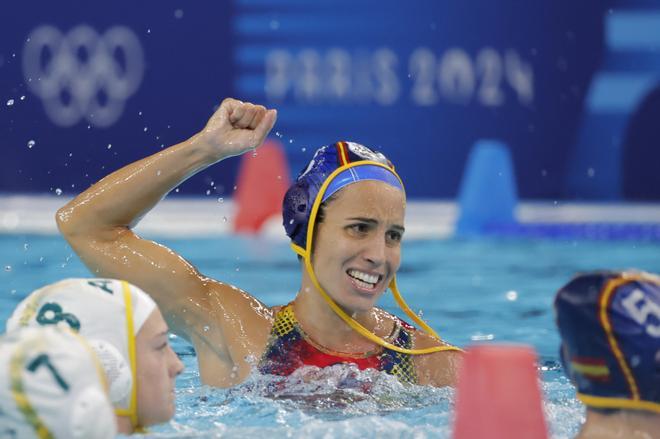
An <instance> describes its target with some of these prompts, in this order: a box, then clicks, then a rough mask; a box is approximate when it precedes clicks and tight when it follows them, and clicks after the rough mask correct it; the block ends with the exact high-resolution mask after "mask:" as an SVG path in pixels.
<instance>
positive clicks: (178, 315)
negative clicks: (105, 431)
mask: <svg viewBox="0 0 660 439" xmlns="http://www.w3.org/2000/svg"><path fill="white" fill-rule="evenodd" d="M276 118H277V113H276V111H275V110H266V109H265V108H264V107H262V106H256V105H253V104H249V103H243V102H241V101H237V100H234V99H225V100H224V101H223V102H222V104H221V105H220V107H219V109H218V110H217V111H216V112H215V114H213V116H212V117H211V118H210V119H209V121H208V123H207V125H206V127H205V128H204V129H203V130H202V131H201V132H199V133H198V134H196V135H194V136H193V137H191V138H190V139H188V140H186V141H184V142H181V143H179V144H177V145H174V146H171V147H169V148H167V149H165V150H163V151H161V152H158V153H156V154H154V155H152V156H149V157H147V158H144V159H142V160H139V161H137V162H135V163H132V164H130V165H128V166H125V167H124V168H121V169H119V170H118V171H116V172H114V173H112V174H110V175H108V176H107V177H105V178H103V179H102V180H100V181H99V182H98V183H96V184H94V185H93V186H92V187H90V188H89V189H88V190H86V191H85V192H83V193H82V194H80V195H78V196H77V197H76V198H75V199H73V200H72V201H71V202H69V203H68V204H67V205H66V206H64V207H62V208H61V209H60V210H59V211H58V212H57V224H58V227H59V228H60V231H61V232H62V234H63V235H64V237H65V238H66V240H67V241H68V242H69V244H70V245H71V247H72V248H73V249H74V250H75V251H76V253H77V254H78V255H79V256H80V258H81V259H82V260H83V262H84V263H85V264H86V265H87V266H88V267H89V269H90V270H91V271H92V273H94V274H95V275H97V276H103V277H112V278H118V279H125V280H127V281H129V282H131V283H133V284H135V285H137V286H139V287H140V288H142V289H144V290H145V291H146V292H148V293H149V294H150V295H151V296H152V297H153V298H154V300H155V301H156V302H157V303H158V305H159V307H160V309H161V310H162V312H163V315H164V316H165V318H166V319H167V321H168V324H169V326H170V329H171V330H172V331H173V332H175V333H176V334H178V335H180V336H182V337H183V338H185V339H187V340H188V341H190V342H191V343H192V344H193V345H194V347H195V350H196V352H197V356H198V361H199V369H200V375H201V378H202V380H203V381H204V382H205V383H206V384H210V385H216V386H230V385H233V384H236V383H238V382H240V381H241V380H242V378H244V377H245V376H246V375H247V374H248V373H249V370H250V365H249V363H247V362H246V361H245V357H246V356H248V355H252V354H253V353H254V352H258V351H259V349H260V346H261V347H263V345H265V343H266V338H267V337H268V333H269V329H270V325H271V321H272V320H271V319H272V316H271V314H270V311H269V310H268V309H267V308H266V307H265V306H263V305H262V304H261V303H260V302H259V301H258V300H256V299H255V298H253V297H252V296H250V295H249V294H247V293H245V292H243V291H240V290H238V289H236V288H234V287H232V286H230V285H227V284H223V283H221V282H218V281H215V280H213V279H209V278H206V277H204V276H203V275H201V274H200V273H199V272H198V271H197V270H196V269H195V267H193V266H192V265H191V264H190V263H188V262H187V261H186V260H185V259H183V258H182V257H181V256H179V255H178V254H176V253H175V252H173V251H172V250H170V249H168V248H167V247H164V246H162V245H160V244H157V243H155V242H153V241H149V240H146V239H142V238H140V237H139V236H137V235H136V234H135V233H134V232H133V230H132V227H134V226H135V225H136V224H137V222H138V221H139V220H140V219H141V218H142V217H143V216H144V215H145V214H146V213H147V212H149V210H151V209H152V208H153V207H154V206H155V205H156V204H157V203H158V202H159V201H160V200H161V199H162V198H163V197H164V196H165V195H167V193H168V192H169V191H170V190H172V189H173V188H175V187H176V186H178V185H179V184H180V183H181V182H183V181H184V180H186V179H187V178H188V177H190V176H192V175H193V174H195V173H197V172H199V171H201V170H203V169H205V168H206V167H208V166H210V165H212V164H214V163H216V162H218V161H220V160H223V159H225V158H228V157H231V156H236V155H240V154H242V153H244V152H246V151H248V150H250V149H253V148H256V147H258V146H260V145H261V144H262V142H263V141H264V139H265V137H266V135H268V133H269V132H270V130H271V129H272V127H273V125H274V123H275V120H276ZM181 227H185V224H181ZM262 339H263V340H262Z"/></svg>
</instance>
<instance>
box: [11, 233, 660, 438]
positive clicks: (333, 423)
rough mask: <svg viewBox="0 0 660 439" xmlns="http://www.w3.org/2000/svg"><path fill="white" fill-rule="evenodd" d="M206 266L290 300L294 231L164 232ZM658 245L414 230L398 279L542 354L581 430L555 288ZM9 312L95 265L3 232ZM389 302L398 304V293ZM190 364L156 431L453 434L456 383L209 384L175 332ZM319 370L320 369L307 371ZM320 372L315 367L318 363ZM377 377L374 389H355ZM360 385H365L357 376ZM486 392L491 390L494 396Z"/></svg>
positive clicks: (552, 409)
mask: <svg viewBox="0 0 660 439" xmlns="http://www.w3.org/2000/svg"><path fill="white" fill-rule="evenodd" d="M161 242H163V243H164V244H166V245H168V246H170V247H171V248H173V249H174V250H176V251H178V252H179V253H181V254H182V255H184V256H185V257H186V258H187V259H188V260H190V261H191V262H192V263H193V264H194V265H196V266H197V267H198V268H199V270H200V271H201V272H203V273H204V274H206V275H208V276H211V277H215V278H217V279H220V280H223V281H226V282H229V283H232V284H234V285H237V286H239V287H241V288H243V289H245V290H247V291H249V292H250V293H252V294H253V295H255V296H256V297H258V298H259V299H261V300H262V301H263V302H264V303H266V304H267V305H275V304H283V303H287V302H288V301H290V300H291V299H292V298H293V297H294V294H295V292H296V290H297V288H298V286H299V282H300V269H299V265H298V262H297V260H296V257H295V255H294V254H293V252H292V251H291V250H290V249H289V247H288V245H287V243H286V242H285V241H279V240H277V241H273V240H267V239H260V238H241V237H225V238H212V239H185V240H184V239H163V240H161ZM659 256H660V245H659V244H658V243H657V242H656V243H655V244H653V243H639V242H629V241H618V242H606V241H572V240H564V241H549V240H547V241H531V240H496V239H487V240H486V239H484V240H458V239H452V240H411V241H408V242H405V243H404V247H403V263H402V266H401V269H400V271H399V276H398V281H399V287H400V289H401V292H402V293H403V295H404V297H405V298H406V300H407V301H408V303H409V304H410V306H411V307H412V308H413V309H414V310H422V311H423V317H424V319H426V320H427V321H428V322H429V323H430V324H431V326H433V327H434V328H436V330H438V332H439V333H440V334H441V335H442V336H443V337H444V338H445V339H447V340H449V341H450V342H452V343H455V344H458V345H460V346H463V347H464V346H467V345H469V344H472V343H492V342H515V343H526V344H530V345H532V346H533V347H534V348H535V349H536V351H537V352H538V354H539V367H540V369H541V374H542V378H543V383H542V387H543V391H544V393H545V413H546V418H547V420H548V424H549V427H550V430H551V435H552V437H554V438H569V437H573V436H574V435H575V433H576V432H577V431H578V427H579V425H580V423H581V421H582V420H583V416H584V413H583V409H582V407H581V405H580V404H579V402H578V401H577V400H576V399H575V392H574V389H573V387H572V386H571V385H570V383H569V382H568V381H567V380H566V379H565V378H564V377H563V374H562V372H561V368H560V366H559V364H558V355H557V354H558V346H559V338H558V335H557V332H556V330H555V326H554V321H553V313H552V300H553V296H554V292H555V291H556V290H557V289H558V288H559V287H560V286H562V285H563V284H564V283H565V282H567V281H568V280H569V279H570V277H571V276H572V275H573V274H574V273H575V272H577V271H585V270H593V269H602V268H613V269H623V268H638V269H644V270H648V271H654V272H660V257H659ZM0 264H1V265H0V266H1V271H0V280H1V282H0V321H3V322H4V321H5V320H6V319H7V317H8V316H9V315H10V313H11V310H12V309H13V308H14V306H15V305H16V304H17V303H18V302H19V301H20V300H21V299H22V298H23V297H25V296H26V295H27V294H28V293H29V292H30V291H32V290H33V289H35V288H38V287H40V286H42V285H44V284H46V283H50V282H54V281H56V280H59V279H62V278H65V277H75V276H89V273H88V272H87V270H86V268H85V267H84V266H83V265H82V263H81V262H80V261H79V260H78V258H77V257H76V256H75V255H74V254H73V252H72V250H71V249H70V248H69V247H68V245H67V244H66V243H65V242H64V241H63V240H62V239H61V238H60V237H56V236H38V235H0ZM381 305H382V306H383V307H384V308H385V309H387V310H388V311H392V312H396V309H395V306H394V301H393V299H392V298H391V296H390V295H387V296H386V297H385V298H383V300H382V303H381ZM172 342H173V346H174V349H175V351H176V352H177V353H178V354H179V355H180V356H181V358H182V360H183V362H184V364H185V365H186V370H185V372H184V373H183V374H182V375H181V376H180V377H179V378H178V381H177V398H178V399H177V404H178V406H177V413H176V416H175V418H174V420H173V421H171V422H170V423H168V424H165V425H162V426H158V427H155V428H152V429H151V430H150V433H149V435H150V436H153V437H215V436H222V437H245V436H262V437H266V436H271V437H275V436H277V437H342V438H343V437H348V438H351V437H356V438H357V437H392V438H394V437H397V438H398V437H410V438H413V437H414V438H423V437H434V438H435V437H449V436H450V432H451V420H452V417H453V414H452V400H453V391H451V390H450V389H435V388H430V387H421V386H412V387H410V386H408V387H406V386H402V385H400V384H399V383H398V382H397V381H396V380H395V379H393V378H392V377H390V376H387V375H382V374H378V373H374V372H370V371H366V372H359V371H356V370H353V369H351V368H347V367H333V368H331V369H330V370H326V371H324V373H323V377H322V379H321V380H316V381H313V382H305V380H304V379H302V378H301V377H300V376H295V375H294V376H292V377H290V378H289V379H288V385H287V386H285V387H284V388H283V389H281V390H273V389H274V388H277V387H274V386H272V385H271V384H272V378H269V377H263V376H259V375H253V376H251V377H250V378H249V379H248V380H247V381H246V382H245V383H244V384H243V385H241V386H238V387H236V388H233V389H226V390H225V389H212V388H208V387H205V386H202V385H201V384H200V382H199V376H198V373H197V368H196V358H195V354H194V351H193V350H192V348H191V347H190V346H189V345H188V344H186V343H185V342H183V341H182V340H180V339H178V338H176V337H173V338H172ZM305 372H306V373H310V371H305ZM313 372H314V371H311V373H313ZM356 381H357V382H369V383H370V386H371V387H372V390H371V392H369V393H368V394H364V393H362V392H360V391H357V390H355V387H356V386H353V385H351V384H352V383H355V382H356ZM358 387H359V386H358ZM485 397H488V396H485Z"/></svg>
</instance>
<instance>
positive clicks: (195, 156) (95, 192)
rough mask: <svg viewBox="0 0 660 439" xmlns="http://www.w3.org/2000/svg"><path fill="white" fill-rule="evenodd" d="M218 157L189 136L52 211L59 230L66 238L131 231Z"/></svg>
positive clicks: (204, 144) (118, 171) (128, 166)
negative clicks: (124, 228) (119, 230)
mask: <svg viewBox="0 0 660 439" xmlns="http://www.w3.org/2000/svg"><path fill="white" fill-rule="evenodd" d="M222 158H223V156H222V155H221V154H218V152H217V151H215V152H213V151H212V149H211V148H210V147H209V146H208V145H207V144H206V143H205V142H204V141H203V140H202V139H201V138H200V136H198V135H197V136H193V137H191V138H190V139H188V140H186V141H184V142H181V143H179V144H177V145H174V146H171V147H169V148H167V149H166V150H163V151H160V152H158V153H156V154H153V155H151V156H149V157H146V158H144V159H142V160H139V161H137V162H134V163H131V164H130V165H127V166H125V167H123V168H121V169H119V170H117V171H115V172H113V173H112V174H110V175H108V176H106V177H105V178H103V179H102V180H100V181H99V182H98V183H96V184H94V185H93V186H92V187H90V188H89V189H87V190H86V191H85V192H83V193H81V194H80V195H78V196H77V197H76V198H74V199H73V200H72V201H70V202H69V203H68V204H66V205H65V206H64V207H62V208H61V209H60V210H59V211H58V212H57V223H58V226H59V227H60V230H62V232H63V233H64V234H65V236H68V235H71V234H76V233H84V234H89V233H93V232H94V231H103V230H107V229H114V228H117V227H132V226H134V225H135V224H136V223H137V222H138V221H139V219H140V218H141V217H142V216H144V215H145V214H146V213H147V212H148V211H149V210H151V209H152V208H153V207H154V206H155V205H156V204H157V203H158V201H160V200H161V199H162V198H163V197H164V196H165V195H167V193H168V192H169V191H171V190H172V189H173V188H175V187H176V186H178V185H179V184H181V183H182V182H183V181H185V180H186V179H187V178H188V177H190V176H191V175H193V174H195V173H197V172H199V171H201V170H202V169H204V168H206V167H207V166H209V165H212V164H213V163H215V162H217V161H219V160H222Z"/></svg>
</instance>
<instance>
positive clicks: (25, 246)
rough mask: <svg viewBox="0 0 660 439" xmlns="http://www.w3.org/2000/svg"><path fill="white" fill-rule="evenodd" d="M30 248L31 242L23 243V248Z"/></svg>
mask: <svg viewBox="0 0 660 439" xmlns="http://www.w3.org/2000/svg"><path fill="white" fill-rule="evenodd" d="M29 248H30V244H28V243H25V244H23V250H25V251H27V250H28V249H29Z"/></svg>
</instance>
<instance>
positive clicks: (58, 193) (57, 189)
mask: <svg viewBox="0 0 660 439" xmlns="http://www.w3.org/2000/svg"><path fill="white" fill-rule="evenodd" d="M55 195H57V196H58V197H59V196H60V195H62V189H60V188H55Z"/></svg>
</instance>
